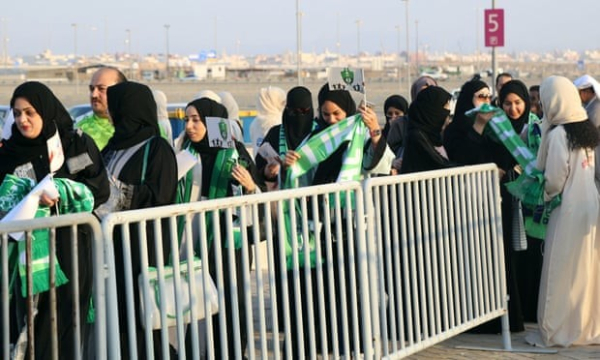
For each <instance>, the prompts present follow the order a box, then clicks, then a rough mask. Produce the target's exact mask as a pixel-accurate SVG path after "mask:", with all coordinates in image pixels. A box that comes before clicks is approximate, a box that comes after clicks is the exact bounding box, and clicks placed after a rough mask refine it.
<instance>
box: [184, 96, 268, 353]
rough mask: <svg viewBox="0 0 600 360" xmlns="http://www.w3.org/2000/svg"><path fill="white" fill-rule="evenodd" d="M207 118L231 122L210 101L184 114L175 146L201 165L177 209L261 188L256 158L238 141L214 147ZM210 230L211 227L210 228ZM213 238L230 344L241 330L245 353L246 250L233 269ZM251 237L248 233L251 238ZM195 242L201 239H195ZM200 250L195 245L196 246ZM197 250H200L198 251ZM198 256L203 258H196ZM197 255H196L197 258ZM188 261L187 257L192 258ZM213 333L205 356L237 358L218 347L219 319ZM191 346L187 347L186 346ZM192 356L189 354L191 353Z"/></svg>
mask: <svg viewBox="0 0 600 360" xmlns="http://www.w3.org/2000/svg"><path fill="white" fill-rule="evenodd" d="M207 117H217V118H222V119H227V110H226V109H225V107H224V106H223V105H221V104H219V103H217V102H215V101H213V100H211V99H208V98H201V99H197V100H194V101H192V102H190V103H189V104H188V105H187V106H186V109H185V132H184V133H183V134H182V135H181V136H180V138H179V139H178V140H177V141H176V143H179V144H181V146H180V148H178V151H179V150H186V151H189V152H190V153H191V154H192V155H193V156H195V157H196V158H197V159H199V162H198V164H197V165H195V166H194V167H193V168H192V169H190V170H189V171H188V172H187V174H186V175H185V176H184V177H183V178H182V179H181V180H180V181H179V190H178V197H177V202H178V203H187V202H191V201H200V200H204V199H217V198H223V197H232V196H237V195H242V194H253V193H256V192H260V191H261V189H260V187H259V185H258V183H259V181H258V180H257V179H258V176H257V171H256V166H255V165H254V162H253V161H252V157H251V156H250V154H248V151H247V150H246V147H245V146H244V144H243V143H241V142H239V141H235V148H220V147H211V146H210V144H209V141H208V140H209V139H208V131H207V125H206V118H207ZM225 223H226V221H225V220H224V217H223V220H221V225H222V228H221V229H220V231H221V234H223V235H224V234H226V228H225V226H224V225H225ZM207 226H210V224H208V225H207ZM212 232H214V230H213V231H210V230H207V234H208V238H209V244H208V249H209V250H208V252H209V253H208V256H209V271H210V274H211V276H212V278H213V279H216V278H217V262H219V263H220V264H221V266H222V267H223V273H224V274H226V275H225V277H224V278H225V280H226V281H227V283H226V284H225V303H226V307H227V310H226V316H227V324H226V327H227V341H232V339H233V338H234V333H233V332H234V331H236V329H239V331H240V337H241V348H242V352H243V351H244V349H245V348H246V344H247V342H248V334H247V333H246V329H247V326H246V324H245V320H246V307H245V300H244V295H245V291H246V289H245V288H244V282H243V279H244V273H248V272H249V271H250V269H249V268H247V269H245V271H244V269H243V266H242V248H241V247H242V246H243V245H242V244H241V243H237V241H236V244H235V252H234V254H235V261H234V262H235V269H230V267H229V255H228V253H227V251H225V248H224V247H225V246H226V245H225V241H224V239H225V238H224V237H222V239H223V250H222V256H221V258H217V253H216V252H215V247H214V246H213V242H212ZM248 234H249V235H250V232H249V233H248ZM193 238H194V239H197V238H198V237H197V236H194V237H193ZM195 245H196V244H195ZM194 248H198V246H194ZM198 254H199V253H198ZM198 254H196V255H198ZM249 254H250V261H249V263H250V264H251V263H252V257H251V254H252V252H249ZM188 258H189V256H188ZM234 271H235V273H236V277H237V279H238V280H237V283H236V284H237V285H236V286H237V304H238V307H237V309H238V313H239V319H240V321H241V323H240V325H239V326H236V325H234V322H233V306H234V305H233V304H234V303H235V302H234V300H233V293H232V291H231V286H232V284H231V283H229V280H230V279H231V274H232V273H233V272H234ZM212 321H213V330H214V336H215V337H214V339H215V345H214V349H210V350H209V349H207V351H214V354H215V358H217V359H221V358H226V357H229V358H231V359H233V358H235V357H236V353H235V347H234V346H229V349H228V352H227V353H225V354H221V343H220V340H221V338H220V336H221V335H220V334H221V333H220V327H221V324H220V321H219V317H218V314H215V315H214V316H213V320H212ZM188 344H189V341H188ZM190 351H191V349H190Z"/></svg>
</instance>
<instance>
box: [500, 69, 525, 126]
mask: <svg viewBox="0 0 600 360" xmlns="http://www.w3.org/2000/svg"><path fill="white" fill-rule="evenodd" d="M508 94H515V95H517V96H518V97H520V98H521V100H522V101H523V102H524V103H525V111H523V114H521V116H520V117H519V118H518V119H511V118H510V117H509V119H510V123H511V124H512V126H513V129H515V132H516V133H517V134H520V133H521V131H522V130H523V127H524V126H525V124H527V122H528V121H529V112H530V111H531V100H530V99H529V90H528V89H527V86H526V85H525V84H523V82H522V81H520V80H511V81H509V82H507V83H505V84H504V85H502V88H501V89H500V93H499V94H498V100H499V102H498V106H500V107H502V104H503V103H504V100H505V99H506V97H507V96H508ZM507 115H508V114H507Z"/></svg>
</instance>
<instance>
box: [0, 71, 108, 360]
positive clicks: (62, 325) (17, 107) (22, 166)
mask: <svg viewBox="0 0 600 360" xmlns="http://www.w3.org/2000/svg"><path fill="white" fill-rule="evenodd" d="M10 107H11V108H12V111H13V114H14V119H15V122H14V123H13V124H12V132H11V136H10V138H8V139H7V140H3V142H2V144H1V145H2V146H0V182H3V185H2V188H4V187H5V184H13V185H12V186H10V188H9V190H10V197H14V196H15V193H16V192H15V188H21V187H20V186H16V185H18V184H19V183H20V184H23V182H27V183H28V184H30V185H31V186H33V184H36V183H39V182H40V181H41V180H42V179H44V178H45V177H46V176H47V175H48V174H50V173H53V174H54V175H53V181H54V183H55V186H56V187H57V190H58V192H59V194H60V195H59V198H58V199H53V198H51V197H49V196H46V195H43V196H42V197H41V200H40V205H41V206H40V209H39V210H38V214H39V213H40V211H41V212H43V213H44V214H45V216H48V215H58V214H64V213H74V212H82V211H88V212H90V211H91V210H92V208H94V207H97V206H98V205H99V204H101V203H103V202H104V201H106V199H107V198H108V194H109V186H108V179H107V177H106V172H105V171H104V166H103V164H102V159H101V157H100V152H99V151H98V148H97V147H96V144H95V143H94V141H93V140H92V138H90V137H89V136H88V135H86V134H85V133H81V132H76V131H75V130H74V129H73V121H72V119H71V117H70V115H69V113H68V112H67V110H66V109H65V108H64V106H63V105H62V104H61V103H60V101H59V100H58V99H57V98H56V97H55V96H54V94H53V93H52V91H51V90H50V89H49V88H48V87H47V86H46V85H44V84H42V83H39V82H35V81H31V82H26V83H24V84H21V85H19V86H18V87H17V88H16V89H15V90H14V92H13V95H12V98H11V100H10ZM56 140H58V142H59V143H60V144H57V143H56V142H55V141H56ZM56 146H59V147H62V153H63V154H64V162H62V163H60V162H59V163H56V159H57V158H60V157H56V156H54V155H52V154H54V151H52V149H53V148H55V147H56ZM29 190H30V189H29ZM2 193H3V194H4V193H5V192H4V191H2ZM23 195H25V194H23ZM1 203H2V205H7V202H6V199H5V198H3V199H2V201H1ZM15 205H16V204H15ZM1 210H2V211H3V212H4V211H9V210H11V209H10V208H2V209H1ZM38 234H39V233H37V232H34V243H36V242H38V241H43V240H44V239H43V235H40V236H39V237H38ZM77 242H78V248H77V249H78V262H77V266H78V268H77V272H78V281H79V288H78V292H79V299H75V297H74V289H73V288H72V286H71V284H70V283H67V284H64V282H63V281H60V280H58V279H59V278H60V277H61V276H59V272H61V273H62V272H64V275H65V276H66V280H67V281H68V280H69V279H71V280H72V279H74V278H75V269H73V268H72V263H71V262H72V258H73V257H74V256H73V254H72V250H71V231H70V229H57V241H56V257H57V259H58V267H57V275H56V278H57V280H56V285H57V288H56V296H57V315H58V318H57V320H58V322H57V326H58V333H57V334H54V335H55V336H57V337H58V345H59V349H58V351H59V354H60V357H61V358H72V357H73V356H74V354H73V353H72V351H73V349H74V348H75V346H76V345H75V343H74V341H75V332H74V327H73V322H74V321H75V320H74V319H73V309H74V307H75V302H77V301H78V303H79V311H80V312H79V314H80V318H79V325H80V326H81V330H80V331H81V339H85V338H86V332H87V331H89V325H87V321H86V318H87V316H88V309H89V304H90V300H91V296H92V286H93V275H92V266H91V264H92V261H91V258H92V253H91V248H92V246H91V235H90V233H89V231H88V229H87V228H84V227H78V229H77ZM19 244H21V243H19ZM38 247H39V246H37V245H35V244H34V248H38ZM42 247H44V246H42ZM45 249H46V251H47V249H48V247H47V245H45ZM19 251H20V250H19ZM35 253H36V251H34V258H35V257H36V256H35ZM23 256H24V255H23ZM34 276H35V275H34ZM47 281H48V280H47V278H46V281H45V284H44V283H43V282H42V283H41V284H39V285H40V286H42V287H44V286H45V288H44V289H39V291H40V292H39V298H38V304H37V310H38V314H37V316H36V318H35V356H36V358H45V357H47V356H48V354H50V353H51V346H52V345H51V339H52V336H51V331H50V329H51V318H50V306H51V305H50V299H49V295H48V294H47V293H46V292H45V290H47V286H48V284H47ZM20 282H21V283H23V284H24V279H22V280H20ZM36 283H37V282H36V281H35V277H34V293H38V292H37V291H36V289H35V288H36ZM62 284H64V285H62ZM59 285H62V286H59ZM15 295H16V297H17V299H20V301H19V304H16V305H17V310H16V312H17V313H18V314H21V315H22V314H23V313H24V312H23V311H24V309H23V308H22V307H23V306H24V302H25V300H24V299H22V298H21V296H24V295H25V294H22V292H21V291H15ZM5 300H6V301H8V300H7V299H5ZM15 316H16V318H17V319H16V321H17V322H18V323H20V322H21V320H22V319H23V317H22V316H20V315H17V314H15ZM13 325H14V324H13ZM21 325H22V324H21ZM20 330H21V329H18V330H17V331H20ZM79 346H81V344H80V345H79Z"/></svg>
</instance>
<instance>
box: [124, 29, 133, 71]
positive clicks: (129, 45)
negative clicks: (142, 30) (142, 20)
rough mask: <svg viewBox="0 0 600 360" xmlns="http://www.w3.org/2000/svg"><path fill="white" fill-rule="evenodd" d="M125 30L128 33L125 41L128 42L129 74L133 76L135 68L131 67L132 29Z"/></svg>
mask: <svg viewBox="0 0 600 360" xmlns="http://www.w3.org/2000/svg"><path fill="white" fill-rule="evenodd" d="M125 32H126V33H127V39H126V40H125V42H126V43H127V57H128V60H129V76H130V77H133V70H132V69H131V67H132V64H131V62H132V60H131V30H130V29H125Z"/></svg>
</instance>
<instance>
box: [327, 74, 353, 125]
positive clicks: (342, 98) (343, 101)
mask: <svg viewBox="0 0 600 360" xmlns="http://www.w3.org/2000/svg"><path fill="white" fill-rule="evenodd" d="M318 101H319V125H320V126H321V127H322V128H324V127H327V126H329V124H327V123H326V122H325V120H323V116H322V115H321V107H322V106H323V104H324V103H325V101H331V102H332V103H334V104H336V105H337V106H339V107H340V109H342V110H344V112H346V116H347V117H348V116H352V115H354V114H356V103H355V102H354V99H352V95H350V92H348V91H347V90H329V84H325V85H323V87H321V90H319V96H318Z"/></svg>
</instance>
